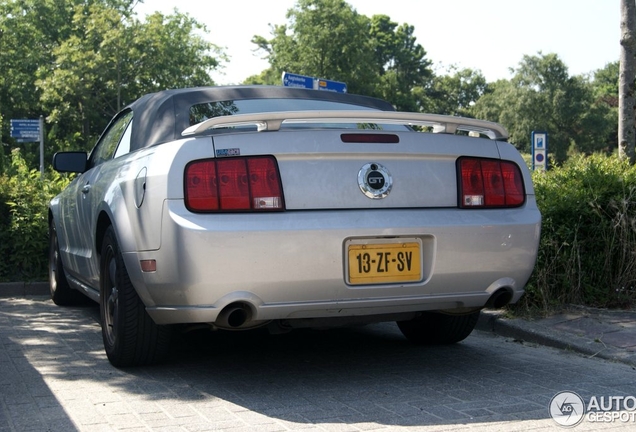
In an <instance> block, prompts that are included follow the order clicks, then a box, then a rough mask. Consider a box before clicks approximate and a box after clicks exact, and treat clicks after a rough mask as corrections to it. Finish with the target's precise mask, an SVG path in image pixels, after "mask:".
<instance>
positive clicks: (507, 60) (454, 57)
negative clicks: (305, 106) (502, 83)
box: [135, 0, 620, 85]
mask: <svg viewBox="0 0 636 432" xmlns="http://www.w3.org/2000/svg"><path fill="white" fill-rule="evenodd" d="M295 3H296V1H295V0H222V1H220V0H145V3H140V4H137V6H136V7H135V11H136V12H137V14H138V16H139V18H142V19H143V18H144V17H145V16H146V15H147V14H150V13H153V12H155V11H159V12H162V13H164V14H170V13H172V12H173V11H174V10H175V9H177V10H178V11H179V12H182V13H187V14H188V15H190V16H192V17H193V18H195V19H196V20H197V21H199V22H200V23H202V24H204V25H205V26H206V27H207V30H208V33H207V34H205V35H204V37H205V39H206V40H208V41H210V42H212V43H213V44H215V45H217V46H219V47H221V48H223V49H224V50H225V52H226V54H227V55H228V57H229V58H230V60H229V62H228V63H226V64H225V67H224V68H223V69H222V70H221V71H215V72H213V73H212V78H213V79H214V81H215V83H216V84H219V85H226V84H239V83H241V82H242V81H243V80H244V79H245V78H247V77H248V76H251V75H256V74H259V73H260V72H261V71H262V70H264V69H266V68H267V67H268V66H269V65H268V63H267V61H266V60H264V59H262V57H263V53H257V52H254V49H255V47H256V46H255V45H254V44H252V43H251V39H252V37H253V36H254V35H259V36H264V37H265V38H267V39H270V38H271V28H270V24H271V25H275V24H286V23H287V19H286V17H285V16H286V13H287V11H288V10H289V9H290V8H292V7H293V6H294V4H295ZM347 3H349V4H350V5H351V6H352V7H353V8H354V9H356V10H357V11H358V13H360V14H363V15H366V16H368V17H371V16H373V15H376V14H384V15H388V16H389V17H390V18H391V20H392V21H395V22H397V23H398V24H403V23H407V24H409V25H412V26H414V29H415V31H414V36H415V37H416V38H417V43H419V44H420V45H422V46H423V47H424V49H425V50H426V52H427V58H428V59H429V60H430V61H432V63H433V69H434V70H435V71H436V73H439V74H445V73H446V71H447V70H448V68H449V67H450V66H457V67H459V68H471V69H477V70H480V71H481V72H482V73H483V74H484V76H485V77H486V79H487V81H489V82H491V81H496V80H498V79H502V78H503V79H508V78H510V77H511V76H512V75H511V73H510V68H515V67H517V66H518V64H519V62H520V61H521V60H522V58H523V56H524V55H536V54H537V53H538V52H542V53H543V54H548V53H556V54H557V55H558V56H559V58H560V59H561V60H562V61H563V62H564V63H565V64H566V65H567V66H568V68H569V71H570V75H578V74H588V73H592V72H594V71H595V70H597V69H601V68H603V67H604V66H605V65H606V64H608V63H610V62H614V61H617V60H618V58H619V48H620V45H619V38H620V9H619V0H347ZM287 72H291V73H294V72H295V71H287ZM321 78H327V79H329V78H330V77H321Z"/></svg>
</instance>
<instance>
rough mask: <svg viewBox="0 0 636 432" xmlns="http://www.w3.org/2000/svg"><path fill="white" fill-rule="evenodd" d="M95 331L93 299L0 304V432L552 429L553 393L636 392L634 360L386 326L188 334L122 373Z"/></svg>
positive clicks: (586, 425) (483, 335) (586, 426)
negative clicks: (426, 340)
mask: <svg viewBox="0 0 636 432" xmlns="http://www.w3.org/2000/svg"><path fill="white" fill-rule="evenodd" d="M498 319H501V318H498ZM484 322H486V323H488V322H489V320H488V319H486V320H484ZM502 322H503V321H502ZM100 333H101V332H100V326H99V308H98V307H97V305H87V306H83V307H66V308H64V307H57V306H55V305H54V304H53V303H52V302H51V300H50V299H49V298H48V297H47V296H46V295H38V296H24V297H11V298H8V297H5V298H0V432H22V431H65V432H66V431H73V430H77V431H82V432H92V431H126V432H132V431H152V432H155V431H156V432H169V431H180V432H195V431H204V430H216V431H218V430H223V431H225V432H230V431H231V432H243V431H245V432H247V431H250V432H251V431H255V430H256V431H271V432H275V431H290V430H293V431H305V430H307V431H327V432H331V431H333V432H340V431H367V430H377V431H405V430H408V431H409V432H411V431H426V432H429V431H453V432H491V431H520V432H521V431H524V432H526V431H528V430H533V431H551V430H558V427H557V425H556V423H555V421H554V420H553V419H552V418H550V415H549V411H548V406H549V405H550V404H551V400H552V399H553V398H554V397H555V395H557V394H560V393H562V392H563V391H574V392H577V393H578V394H579V395H581V397H582V398H583V399H584V400H586V401H587V400H590V398H591V397H606V398H608V397H614V396H617V397H621V396H623V397H628V398H631V400H633V396H634V389H635V388H636V373H635V372H634V370H635V368H634V367H633V366H629V365H626V364H623V363H617V362H609V361H606V360H603V359H599V358H589V357H590V356H581V355H575V354H573V353H571V352H568V351H564V350H556V349H552V348H546V347H543V346H540V345H535V344H530V343H517V339H516V337H513V338H510V337H506V338H502V337H499V336H496V335H494V334H492V333H488V332H484V331H475V332H474V333H473V334H472V335H471V336H470V337H468V338H467V339H466V340H465V341H463V342H461V343H459V344H455V345H452V346H442V347H417V346H414V345H411V344H409V343H408V342H407V341H406V340H405V338H404V337H403V336H402V335H401V334H400V332H399V330H398V329H397V326H396V325H395V324H393V323H385V324H378V325H372V326H364V327H353V328H347V329H334V330H307V331H303V330H299V331H295V332H291V333H289V334H284V335H276V336H271V335H267V334H265V333H264V332H258V331H256V332H209V331H203V330H200V331H195V332H189V333H182V334H180V337H179V338H178V339H177V340H175V345H174V347H173V349H172V350H171V355H170V358H169V359H167V361H166V362H165V363H163V364H160V365H156V366H150V367H144V368H130V369H116V368H114V367H112V366H111V365H110V364H109V363H108V361H107V359H106V356H105V354H104V350H103V346H102V341H101V334H100ZM627 409H628V410H630V411H633V410H632V408H630V407H628V408H627ZM627 414H628V415H629V414H630V412H627ZM634 414H636V411H635V412H634ZM634 424H635V423H634V420H633V419H632V417H629V418H627V419H626V420H625V421H614V422H613V423H611V424H609V423H608V424H601V423H593V422H590V421H588V420H585V421H584V422H583V423H582V424H581V425H579V426H577V429H576V430H577V431H578V430H581V431H588V430H599V429H600V428H601V427H602V428H603V429H606V428H609V429H611V430H616V431H618V430H620V431H622V430H625V431H627V430H634Z"/></svg>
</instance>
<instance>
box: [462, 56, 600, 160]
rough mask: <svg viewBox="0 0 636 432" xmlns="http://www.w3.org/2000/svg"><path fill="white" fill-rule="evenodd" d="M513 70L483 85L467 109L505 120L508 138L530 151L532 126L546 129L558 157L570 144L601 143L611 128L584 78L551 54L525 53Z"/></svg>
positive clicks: (590, 148)
mask: <svg viewBox="0 0 636 432" xmlns="http://www.w3.org/2000/svg"><path fill="white" fill-rule="evenodd" d="M512 72H513V74H514V75H513V77H512V79H511V80H510V81H506V80H501V81H497V82H496V83H494V84H491V85H489V86H488V87H487V89H486V93H485V94H484V96H483V97H481V98H480V99H479V100H478V101H477V102H476V104H475V105H474V107H473V108H472V109H471V112H472V114H473V115H474V116H476V117H478V118H484V119H487V120H492V121H496V122H499V123H501V124H503V125H504V126H506V127H507V128H508V130H509V132H510V137H511V141H512V142H514V143H516V145H517V146H518V147H519V148H520V149H521V150H522V151H525V152H529V151H530V133H531V132H532V131H533V130H541V131H548V133H549V134H550V150H551V153H552V154H553V155H554V157H555V159H556V161H557V162H562V161H564V160H565V159H566V158H567V155H568V151H569V150H574V151H582V152H586V153H591V152H594V151H598V150H602V149H604V147H605V145H606V141H607V138H608V136H609V134H610V133H611V125H610V124H609V123H608V122H607V116H608V108H607V106H606V105H603V104H599V103H596V101H595V98H594V91H593V88H592V85H591V83H590V82H589V81H588V80H587V79H586V78H584V77H582V76H570V75H569V73H568V68H567V66H566V65H565V64H564V63H563V62H562V61H561V59H559V57H558V56H557V55H556V54H545V55H544V54H542V53H538V55H534V56H528V55H526V56H524V57H523V59H522V61H521V62H520V63H519V66H518V67H517V68H516V69H512Z"/></svg>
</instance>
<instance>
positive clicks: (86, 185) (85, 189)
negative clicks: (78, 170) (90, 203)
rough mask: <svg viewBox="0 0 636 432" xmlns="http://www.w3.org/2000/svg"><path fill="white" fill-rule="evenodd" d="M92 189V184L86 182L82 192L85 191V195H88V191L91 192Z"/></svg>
mask: <svg viewBox="0 0 636 432" xmlns="http://www.w3.org/2000/svg"><path fill="white" fill-rule="evenodd" d="M90 190H91V185H89V184H88V183H86V184H85V185H84V187H83V188H82V193H83V194H84V195H86V194H87V193H88V192H90Z"/></svg>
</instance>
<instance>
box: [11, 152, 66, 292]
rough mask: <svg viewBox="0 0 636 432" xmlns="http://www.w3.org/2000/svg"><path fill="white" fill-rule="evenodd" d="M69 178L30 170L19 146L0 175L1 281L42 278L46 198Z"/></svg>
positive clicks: (45, 244)
mask: <svg viewBox="0 0 636 432" xmlns="http://www.w3.org/2000/svg"><path fill="white" fill-rule="evenodd" d="M67 184H68V179H67V178H66V177H63V176H61V175H60V174H58V173H56V172H49V173H47V175H46V176H45V178H44V179H42V178H41V176H40V172H39V171H37V170H30V169H29V168H28V167H27V164H26V163H25V161H24V159H23V158H22V156H21V154H20V152H19V151H18V150H14V151H12V153H11V161H10V165H9V166H8V167H5V173H4V174H3V175H1V176H0V281H23V280H43V279H45V278H46V274H47V263H48V218H47V206H48V202H49V200H50V199H51V198H52V197H54V196H55V195H57V194H58V193H59V192H60V191H61V190H62V189H63V188H64V187H65V186H66V185H67Z"/></svg>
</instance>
